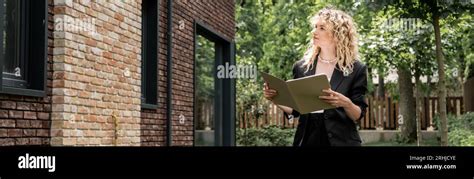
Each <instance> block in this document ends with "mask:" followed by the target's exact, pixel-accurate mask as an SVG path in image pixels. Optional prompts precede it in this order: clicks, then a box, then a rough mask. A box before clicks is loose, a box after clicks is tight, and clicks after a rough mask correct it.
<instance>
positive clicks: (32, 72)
mask: <svg viewBox="0 0 474 179" xmlns="http://www.w3.org/2000/svg"><path fill="white" fill-rule="evenodd" d="M4 3H5V0H0V14H4V12H5V10H6V9H4V6H3V4H4ZM20 4H22V5H21V6H22V7H21V9H22V10H21V12H20V13H21V15H20V17H21V19H22V20H21V21H20V22H19V23H20V24H19V27H20V29H19V31H20V32H19V33H20V34H19V39H17V42H18V44H19V45H18V47H17V48H18V49H17V50H18V53H19V54H20V55H17V56H16V57H15V58H18V59H16V60H19V61H20V63H22V66H23V67H22V68H21V71H22V75H23V76H24V78H23V79H19V78H15V77H13V76H12V75H10V74H6V73H3V65H5V60H7V59H4V56H3V55H0V77H1V78H0V79H1V80H0V93H5V94H15V95H23V96H35V97H44V96H46V92H45V91H46V80H47V75H46V67H47V57H48V54H47V50H48V25H47V23H48V1H47V0H35V1H28V0H26V1H22V3H20ZM41 7H43V8H41ZM1 17H2V18H3V17H4V16H3V15H2V16H1ZM4 21H5V20H4V19H1V20H0V22H4ZM4 28H5V27H4V24H3V23H0V29H1V32H2V33H0V39H1V40H2V43H0V53H2V54H3V52H2V51H3V39H4V34H3V29H4ZM30 29H34V30H30ZM41 29H42V30H41ZM41 47H43V48H41ZM36 57H39V58H36Z"/></svg>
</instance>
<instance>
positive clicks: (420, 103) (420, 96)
mask: <svg viewBox="0 0 474 179" xmlns="http://www.w3.org/2000/svg"><path fill="white" fill-rule="evenodd" d="M415 69H418V68H415ZM415 80H416V82H415V84H416V126H417V127H416V143H417V146H420V143H421V140H422V137H421V114H422V111H423V97H424V96H423V92H422V91H421V81H420V73H419V72H415Z"/></svg>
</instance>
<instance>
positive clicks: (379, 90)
mask: <svg viewBox="0 0 474 179" xmlns="http://www.w3.org/2000/svg"><path fill="white" fill-rule="evenodd" d="M378 72H379V73H378V80H379V85H378V86H377V97H378V98H380V99H383V98H385V84H384V79H383V74H382V72H380V70H378Z"/></svg>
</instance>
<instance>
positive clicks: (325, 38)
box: [311, 20, 335, 47]
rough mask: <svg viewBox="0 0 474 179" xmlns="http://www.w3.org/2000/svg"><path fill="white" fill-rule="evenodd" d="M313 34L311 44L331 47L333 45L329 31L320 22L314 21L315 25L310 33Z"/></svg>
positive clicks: (324, 24)
mask: <svg viewBox="0 0 474 179" xmlns="http://www.w3.org/2000/svg"><path fill="white" fill-rule="evenodd" d="M311 33H312V34H313V43H314V45H317V46H320V47H321V46H332V45H334V44H335V42H334V38H333V36H332V33H331V30H330V29H329V27H328V26H327V25H326V23H324V22H323V21H321V20H318V21H316V25H315V26H314V28H313V30H312V31H311Z"/></svg>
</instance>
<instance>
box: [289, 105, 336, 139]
mask: <svg viewBox="0 0 474 179" xmlns="http://www.w3.org/2000/svg"><path fill="white" fill-rule="evenodd" d="M308 115H309V117H308V118H307V119H306V121H305V123H304V124H303V125H304V126H302V127H303V130H304V131H297V133H298V132H303V137H302V138H301V139H297V137H296V136H295V140H299V141H295V142H294V143H293V145H295V146H315V147H319V146H331V144H330V143H329V139H328V134H327V131H326V126H325V125H324V120H325V119H324V117H323V116H324V114H323V113H311V114H308Z"/></svg>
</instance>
